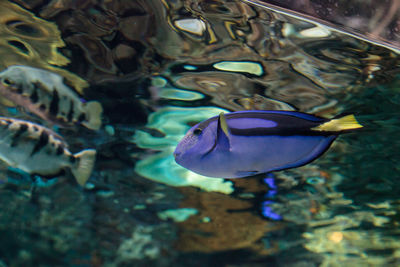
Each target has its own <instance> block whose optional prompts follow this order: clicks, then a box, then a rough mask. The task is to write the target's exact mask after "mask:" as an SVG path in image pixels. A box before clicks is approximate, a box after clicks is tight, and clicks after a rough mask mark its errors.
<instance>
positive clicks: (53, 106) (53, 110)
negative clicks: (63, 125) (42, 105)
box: [49, 89, 60, 116]
mask: <svg viewBox="0 0 400 267" xmlns="http://www.w3.org/2000/svg"><path fill="white" fill-rule="evenodd" d="M59 103H60V98H59V96H58V92H57V90H56V89H53V97H52V98H51V102H50V108H49V112H50V114H52V115H54V116H56V115H57V113H58V104H59Z"/></svg>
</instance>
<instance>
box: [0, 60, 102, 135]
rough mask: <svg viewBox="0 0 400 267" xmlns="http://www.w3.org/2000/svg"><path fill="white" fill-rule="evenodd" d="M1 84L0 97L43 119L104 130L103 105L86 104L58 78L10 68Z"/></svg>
mask: <svg viewBox="0 0 400 267" xmlns="http://www.w3.org/2000/svg"><path fill="white" fill-rule="evenodd" d="M0 81H1V82H0V94H1V95H3V96H4V97H5V98H6V99H8V100H10V101H12V102H14V103H16V104H17V105H19V106H22V107H24V108H25V109H27V110H28V111H30V112H32V113H34V114H36V115H37V116H39V117H41V118H42V119H45V120H48V121H51V122H54V123H56V124H59V125H61V126H62V125H64V126H68V125H73V124H75V123H80V124H82V125H84V126H86V127H87V128H89V129H93V130H97V129H99V128H100V126H101V114H102V111H103V109H102V107H101V105H100V103H98V102H96V101H91V102H87V103H83V102H82V101H81V99H80V98H79V96H78V95H77V94H76V93H75V92H74V91H73V90H72V89H70V88H69V87H67V86H66V85H65V84H64V83H63V77H62V76H60V75H58V74H55V73H52V72H49V71H46V70H41V69H37V68H32V67H27V66H11V67H8V68H7V69H6V70H4V71H3V72H1V73H0Z"/></svg>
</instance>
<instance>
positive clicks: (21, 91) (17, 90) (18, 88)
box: [16, 85, 24, 95]
mask: <svg viewBox="0 0 400 267" xmlns="http://www.w3.org/2000/svg"><path fill="white" fill-rule="evenodd" d="M16 92H17V94H20V95H21V94H22V93H23V92H24V90H23V88H22V86H21V85H19V86H17V87H16Z"/></svg>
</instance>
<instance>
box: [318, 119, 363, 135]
mask: <svg viewBox="0 0 400 267" xmlns="http://www.w3.org/2000/svg"><path fill="white" fill-rule="evenodd" d="M362 127H363V126H362V125H361V124H360V123H359V122H358V121H357V119H356V117H355V116H354V115H346V116H343V117H341V118H338V119H332V120H330V121H327V122H325V123H322V124H320V125H318V126H317V127H314V128H311V130H314V131H323V132H341V131H347V130H354V129H359V128H362Z"/></svg>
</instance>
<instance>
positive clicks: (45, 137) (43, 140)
mask: <svg viewBox="0 0 400 267" xmlns="http://www.w3.org/2000/svg"><path fill="white" fill-rule="evenodd" d="M48 142H49V134H48V133H46V131H42V133H41V134H40V137H39V140H38V141H37V143H36V144H35V147H34V148H33V150H32V153H31V156H33V155H34V154H36V153H38V152H39V151H40V150H41V149H42V148H43V147H45V146H46V145H47V144H48Z"/></svg>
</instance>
